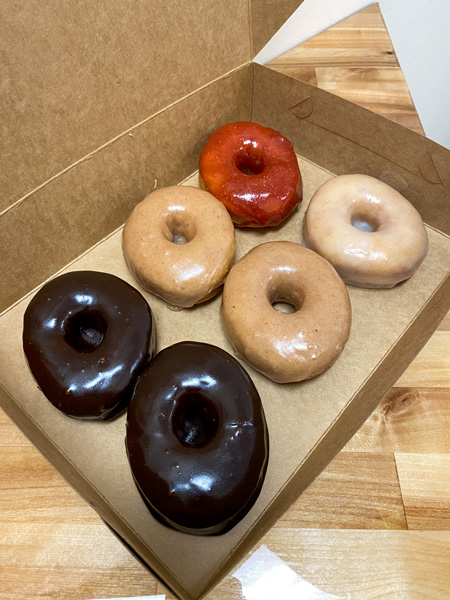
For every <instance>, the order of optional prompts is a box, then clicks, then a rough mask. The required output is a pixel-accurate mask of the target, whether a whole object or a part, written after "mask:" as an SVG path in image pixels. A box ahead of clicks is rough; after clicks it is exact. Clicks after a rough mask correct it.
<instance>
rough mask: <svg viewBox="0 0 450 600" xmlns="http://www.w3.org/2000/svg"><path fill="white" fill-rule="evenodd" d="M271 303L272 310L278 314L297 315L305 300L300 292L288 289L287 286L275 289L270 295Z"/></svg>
mask: <svg viewBox="0 0 450 600" xmlns="http://www.w3.org/2000/svg"><path fill="white" fill-rule="evenodd" d="M269 301H270V304H271V305H272V308H274V309H275V310H277V311H278V312H283V313H295V312H297V311H298V310H299V309H300V307H301V305H302V303H303V298H302V296H301V294H300V292H299V291H294V290H290V289H286V287H285V286H282V287H279V288H275V289H274V290H273V291H272V293H271V294H270V295H269Z"/></svg>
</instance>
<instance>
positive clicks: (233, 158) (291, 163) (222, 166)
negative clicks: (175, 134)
mask: <svg viewBox="0 0 450 600" xmlns="http://www.w3.org/2000/svg"><path fill="white" fill-rule="evenodd" d="M200 176H201V179H202V181H203V184H204V186H205V187H206V189H207V190H208V191H209V192H211V194H213V195H214V196H215V197H216V198H218V199H219V200H220V201H221V202H223V203H224V205H225V206H226V207H227V209H228V211H229V213H230V214H231V217H232V219H233V221H234V224H235V225H236V226H237V227H275V226H276V225H279V224H280V223H281V222H282V221H283V220H284V219H285V218H286V217H287V216H288V215H289V214H290V213H291V212H292V211H293V209H294V208H295V207H296V206H297V204H299V202H301V201H302V190H303V187H302V178H301V175H300V169H299V166H298V161H297V157H296V155H295V152H294V149H293V147H292V144H291V143H290V142H289V140H287V139H286V138H285V137H283V136H282V135H281V134H280V133H278V131H275V130H274V129H271V128H270V127H262V126H261V125H258V124H257V123H248V122H246V121H240V122H237V123H228V124H227V125H223V126H222V127H219V129H217V130H216V131H215V132H213V133H212V134H211V136H210V137H209V139H208V141H207V142H206V145H205V147H204V149H203V151H202V154H201V157H200Z"/></svg>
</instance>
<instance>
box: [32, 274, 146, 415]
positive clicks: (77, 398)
mask: <svg viewBox="0 0 450 600" xmlns="http://www.w3.org/2000/svg"><path fill="white" fill-rule="evenodd" d="M155 346H156V330H155V326H154V324H153V321H152V314H151V310H150V307H149V306H148V304H147V302H146V301H145V299H144V298H143V296H142V295H141V294H140V293H139V292H138V291H137V290H135V289H134V288H133V287H131V286H130V285H128V283H126V282H125V281H123V280H121V279H119V278H118V277H115V276H114V275H110V274H108V273H99V272H95V271H75V272H72V273H66V274H64V275H61V276H60V277H56V278H55V279H52V280H51V281H49V282H48V283H47V284H45V285H44V286H43V287H42V288H41V289H40V290H39V292H38V293H37V294H36V295H35V296H34V297H33V299H32V300H31V302H30V304H29V305H28V307H27V309H26V311H25V315H24V329H23V348H24V352H25V356H26V358H27V360H28V364H29V366H30V370H31V372H32V374H33V376H34V378H35V380H36V382H37V384H38V385H39V387H40V388H41V390H42V392H43V393H44V394H45V396H46V397H47V398H48V400H50V402H51V403H52V404H53V405H54V406H56V408H58V409H59V410H61V411H62V412H64V413H66V414H67V415H69V416H72V417H77V418H80V419H102V420H107V419H109V418H112V417H113V416H116V415H117V414H119V413H120V412H121V411H123V410H124V409H125V408H126V406H127V404H128V402H129V400H130V398H131V396H132V394H133V391H134V388H135V384H136V380H137V377H138V376H139V373H140V372H141V370H142V369H143V367H144V366H145V364H146V363H147V360H148V358H149V355H150V356H153V354H154V353H155Z"/></svg>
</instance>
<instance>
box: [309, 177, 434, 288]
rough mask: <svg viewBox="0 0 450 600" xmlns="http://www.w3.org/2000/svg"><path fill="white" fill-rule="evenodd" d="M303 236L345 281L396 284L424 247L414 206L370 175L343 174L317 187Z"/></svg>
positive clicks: (406, 275) (411, 268) (410, 271)
mask: <svg viewBox="0 0 450 600" xmlns="http://www.w3.org/2000/svg"><path fill="white" fill-rule="evenodd" d="M363 227H364V229H365V230H360V229H362V228H363ZM303 235H304V239H305V243H306V245H307V246H308V247H309V248H311V249H312V250H314V251H315V252H318V253H319V254H320V255H321V256H323V257H324V258H326V259H327V260H329V261H330V262H331V263H332V264H333V266H334V267H335V269H336V270H337V272H338V273H339V275H340V276H341V277H342V278H343V280H344V281H345V282H346V283H348V284H350V285H356V286H359V287H374V288H390V287H393V286H395V285H397V284H398V283H400V282H401V281H404V280H406V279H408V278H409V277H411V276H412V275H414V273H415V272H416V271H417V269H418V268H419V266H420V264H421V263H422V261H423V260H424V258H425V257H426V255H427V252H428V237H427V232H426V229H425V227H424V224H423V222H422V218H421V216H420V214H419V213H418V212H417V210H416V209H415V208H414V207H413V206H412V204H411V203H410V202H408V200H407V199H406V198H404V197H403V196H402V195H401V194H400V193H399V192H397V190H394V189H393V188H392V187H390V186H389V185H387V184H385V183H383V182H382V181H379V180H378V179H375V178H374V177H369V176H368V175H360V174H353V175H341V176H340V177H335V178H333V179H331V180H330V181H327V182H326V183H324V184H323V185H322V186H320V187H319V189H318V190H317V191H316V193H315V194H314V196H313V197H312V199H311V202H310V203H309V206H308V210H307V211H306V214H305V219H304V225H303Z"/></svg>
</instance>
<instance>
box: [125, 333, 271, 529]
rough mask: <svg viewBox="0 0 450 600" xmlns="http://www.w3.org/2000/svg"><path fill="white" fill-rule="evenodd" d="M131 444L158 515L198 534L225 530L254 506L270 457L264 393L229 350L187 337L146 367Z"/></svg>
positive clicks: (138, 478)
mask: <svg viewBox="0 0 450 600" xmlns="http://www.w3.org/2000/svg"><path fill="white" fill-rule="evenodd" d="M126 445H127V451H128V457H129V461H130V466H131V470H132V473H133V476H134V479H135V482H136V485H137V487H138V489H139V491H140V493H141V495H142V497H143V499H144V501H145V502H146V504H147V506H148V508H149V509H150V511H151V512H152V514H153V515H154V516H155V517H156V518H157V519H158V520H160V521H161V522H162V523H164V524H165V525H168V526H170V527H173V528H175V529H178V530H180V531H183V532H186V533H192V534H204V535H212V534H220V533H224V532H225V531H227V530H229V529H230V528H231V527H233V526H234V525H235V524H236V523H237V522H238V521H239V520H240V519H242V518H243V516H244V515H245V514H246V513H247V512H248V511H249V510H250V508H251V506H252V505H253V503H254V502H255V500H256V498H257V496H258V495H259V492H260V489H261V486H262V483H263V480H264V475H265V471H266V467H267V461H268V453H269V446H268V432H267V426H266V421H265V417H264V411H263V408H262V405H261V400H260V398H259V395H258V392H257V390H256V388H255V386H254V385H253V383H252V381H251V379H250V377H249V376H248V375H247V373H246V371H245V370H244V369H243V368H242V366H241V365H240V364H239V363H238V362H237V361H236V360H235V359H234V358H233V357H232V356H230V355H229V354H228V353H227V352H225V351H224V350H221V349H220V348H217V347H215V346H211V345H209V344H201V343H197V342H182V343H179V344H175V345H173V346H170V347H168V348H166V349H165V350H163V351H162V352H160V353H159V354H158V355H157V356H156V357H155V359H154V360H153V362H152V363H151V364H150V365H149V366H148V367H147V369H146V370H145V372H144V373H143V374H142V376H141V378H140V380H139V383H138V385H137V387H136V393H135V396H134V397H133V400H132V402H131V404H130V407H129V410H128V421H127V438H126Z"/></svg>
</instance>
